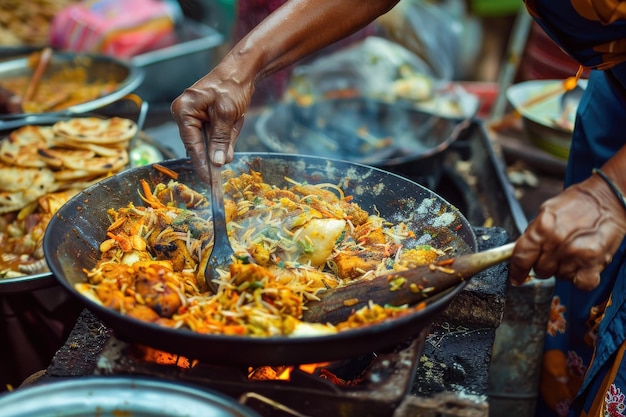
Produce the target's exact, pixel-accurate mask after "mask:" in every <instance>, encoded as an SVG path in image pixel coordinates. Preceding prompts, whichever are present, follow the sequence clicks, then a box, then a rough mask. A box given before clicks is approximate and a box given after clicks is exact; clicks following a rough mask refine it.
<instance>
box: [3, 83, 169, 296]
mask: <svg viewBox="0 0 626 417" xmlns="http://www.w3.org/2000/svg"><path fill="white" fill-rule="evenodd" d="M130 96H132V94H131V95H130ZM125 97H129V96H125ZM131 101H132V100H131ZM100 110H101V111H98V112H88V113H81V114H74V115H67V114H38V115H31V116H29V117H26V118H20V119H14V120H10V121H4V122H2V121H0V141H1V140H4V138H5V137H6V136H7V135H8V133H10V132H11V131H12V130H14V129H17V128H19V127H22V126H26V125H39V126H46V125H52V124H54V123H55V122H58V121H59V120H67V119H68V118H72V117H82V116H96V117H112V116H113V115H111V114H106V113H105V112H104V111H102V110H104V109H100ZM146 110H147V103H146V102H143V103H142V104H141V106H140V107H139V110H138V115H137V120H136V122H137V124H138V125H142V124H143V122H142V120H141V119H142V118H143V117H145V114H144V112H145V111H146ZM122 117H129V118H132V116H127V115H124V116H122ZM140 144H147V145H150V146H153V147H154V148H156V149H157V150H158V151H159V152H160V153H161V154H162V155H163V159H172V158H174V157H175V155H174V154H173V153H172V151H170V150H169V149H168V148H166V147H165V146H163V145H161V144H159V143H157V142H155V141H154V140H152V139H151V138H150V137H149V136H146V135H141V134H139V135H138V137H137V138H136V139H133V142H131V145H130V146H131V148H133V147H134V146H135V145H140ZM130 150H132V149H130ZM130 150H129V151H130ZM58 285H59V284H58V282H57V280H56V279H55V278H54V276H53V275H52V273H51V272H42V273H38V274H31V275H24V276H21V277H14V278H0V294H4V293H16V292H26V291H33V290H37V289H42V288H49V287H54V286H58Z"/></svg>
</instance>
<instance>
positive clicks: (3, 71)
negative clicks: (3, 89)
mask: <svg viewBox="0 0 626 417" xmlns="http://www.w3.org/2000/svg"><path fill="white" fill-rule="evenodd" d="M68 67H79V68H85V69H86V71H87V74H88V76H89V78H88V81H91V80H98V79H107V80H113V81H116V82H118V83H119V85H118V87H117V89H116V90H115V91H113V92H111V93H110V94H107V95H104V96H102V97H99V98H97V99H95V100H91V101H88V102H85V103H80V104H76V105H73V106H70V107H68V108H67V109H64V110H62V111H57V112H45V113H22V114H4V115H0V129H2V128H3V122H5V121H10V120H17V119H22V118H25V119H27V120H30V119H31V118H32V117H34V116H40V115H54V114H65V115H68V114H79V113H86V112H90V111H94V110H97V109H99V108H102V107H105V106H107V105H109V104H111V103H114V102H116V101H118V100H120V99H122V98H123V97H124V96H126V95H128V94H130V93H132V92H133V91H134V90H135V89H136V88H137V87H138V86H139V85H141V83H142V81H143V79H144V75H145V74H144V70H143V69H141V68H138V67H137V66H135V65H133V64H130V63H125V62H122V61H120V60H118V59H115V58H111V57H108V56H104V55H94V54H86V53H69V52H55V53H54V56H53V59H52V62H51V64H50V67H49V68H48V70H47V73H53V72H56V71H58V70H60V69H61V68H68ZM31 73H32V71H31V70H30V68H29V67H28V55H25V56H21V57H15V58H12V59H8V60H5V61H2V62H0V80H2V79H7V78H10V77H16V76H23V75H30V74H31ZM44 77H45V75H44Z"/></svg>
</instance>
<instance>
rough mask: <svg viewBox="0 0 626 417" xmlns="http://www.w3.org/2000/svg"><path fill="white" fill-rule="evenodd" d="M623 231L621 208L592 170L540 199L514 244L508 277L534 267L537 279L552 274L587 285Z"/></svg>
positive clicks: (522, 276) (596, 278)
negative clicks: (550, 197) (542, 201)
mask: <svg viewBox="0 0 626 417" xmlns="http://www.w3.org/2000/svg"><path fill="white" fill-rule="evenodd" d="M625 234H626V210H624V207H623V206H622V205H621V203H620V202H619V201H618V199H617V197H616V196H615V195H614V194H613V193H612V191H611V189H610V187H609V186H608V185H607V184H606V183H605V182H604V181H603V180H602V179H601V178H599V177H598V176H597V175H593V176H591V177H590V178H589V179H587V180H585V181H584V182H582V183H580V184H577V185H573V186H571V187H568V188H567V189H566V190H564V191H563V192H561V193H560V194H559V195H557V196H556V197H554V198H552V199H550V200H548V201H546V202H545V203H543V204H542V206H541V207H540V209H539V212H538V214H537V216H536V217H535V219H534V220H533V221H532V222H531V223H530V224H529V225H528V228H527V229H526V231H525V232H524V233H523V235H522V236H521V237H520V238H519V239H518V241H517V243H516V245H515V250H514V252H513V256H512V258H511V263H510V270H509V278H510V280H511V282H512V283H513V284H521V283H523V282H524V281H525V280H526V278H527V276H528V274H529V272H530V270H531V269H533V270H534V272H535V274H536V275H537V277H538V278H550V277H551V276H555V277H556V278H558V279H565V280H571V281H573V282H574V284H575V285H576V287H578V288H580V289H582V290H592V289H593V288H595V287H596V286H597V285H598V284H599V283H600V272H601V271H602V270H603V269H604V268H605V267H606V266H607V265H608V264H609V262H610V261H611V259H612V256H613V255H614V254H615V252H616V251H617V249H618V247H619V245H620V243H621V242H622V239H623V238H624V235H625Z"/></svg>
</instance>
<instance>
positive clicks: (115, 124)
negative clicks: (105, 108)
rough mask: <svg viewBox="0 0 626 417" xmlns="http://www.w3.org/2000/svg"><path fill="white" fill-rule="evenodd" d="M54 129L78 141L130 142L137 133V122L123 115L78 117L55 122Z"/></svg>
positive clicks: (59, 134)
mask: <svg viewBox="0 0 626 417" xmlns="http://www.w3.org/2000/svg"><path fill="white" fill-rule="evenodd" d="M52 130H53V131H54V133H55V134H56V135H57V136H60V137H63V138H68V139H71V140H73V141H76V142H90V143H96V144H114V143H119V142H128V141H129V140H130V139H131V138H132V137H133V136H134V135H135V133H137V124H136V123H135V122H133V121H132V120H130V119H126V118H123V117H111V118H109V119H100V118H98V117H77V118H73V119H69V120H63V121H60V122H57V123H55V124H54V125H53V126H52Z"/></svg>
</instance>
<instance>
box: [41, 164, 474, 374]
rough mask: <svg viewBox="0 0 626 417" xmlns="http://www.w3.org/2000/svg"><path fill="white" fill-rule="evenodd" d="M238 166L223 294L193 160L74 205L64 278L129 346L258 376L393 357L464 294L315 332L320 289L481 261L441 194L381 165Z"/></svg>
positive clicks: (105, 184) (53, 253)
mask: <svg viewBox="0 0 626 417" xmlns="http://www.w3.org/2000/svg"><path fill="white" fill-rule="evenodd" d="M228 168H229V173H228V177H225V178H224V180H225V195H226V196H227V206H226V207H227V210H226V212H227V219H228V220H229V223H228V226H229V238H230V240H231V242H232V243H233V246H234V248H235V254H236V256H235V258H234V259H233V264H232V265H231V266H230V268H229V269H228V270H223V271H220V277H219V278H218V281H219V282H218V283H219V290H218V291H217V293H212V292H210V291H206V290H204V289H203V288H201V285H200V283H201V280H198V279H197V278H198V275H197V274H199V273H202V271H203V270H204V268H203V267H202V266H201V265H202V261H203V259H206V257H207V256H208V254H209V253H210V245H211V244H212V224H211V219H210V210H208V211H207V207H209V205H208V201H207V198H206V197H205V196H206V195H208V192H207V191H208V190H207V187H206V186H205V185H204V184H202V183H201V182H200V181H199V179H198V178H197V176H196V175H195V173H194V172H193V169H192V167H191V164H190V162H189V161H188V160H173V161H167V162H164V163H163V164H162V165H158V166H148V167H141V168H134V169H131V170H128V171H125V172H122V173H120V174H117V175H115V176H113V177H111V178H109V179H106V180H104V181H101V182H100V183H98V184H97V185H95V186H93V187H90V188H88V189H87V190H85V191H84V192H83V193H80V194H79V195H77V196H76V197H74V198H73V199H72V200H70V202H68V203H67V204H66V205H65V206H63V207H62V208H61V209H60V210H59V211H58V212H57V215H56V216H55V217H54V219H53V220H52V221H51V222H50V224H49V227H48V230H47V232H46V236H45V240H44V252H45V253H46V259H47V260H48V262H49V264H50V268H51V270H52V271H53V273H54V275H55V276H56V277H57V278H58V279H59V280H60V281H61V283H62V284H63V285H65V286H66V287H67V288H68V289H69V290H70V291H71V292H72V293H73V294H75V295H76V296H78V297H79V298H80V299H81V300H83V301H84V302H85V303H86V304H87V306H88V307H90V308H92V309H93V310H94V311H96V312H97V313H98V314H100V316H101V317H102V318H103V320H104V321H105V322H106V323H107V324H108V325H110V326H111V327H112V328H113V329H114V330H115V331H116V332H117V333H118V335H119V336H121V337H122V338H127V339H132V340H133V341H137V342H139V343H145V344H148V345H150V346H153V347H156V348H160V349H163V350H167V351H169V352H172V353H180V354H183V355H186V356H189V357H193V358H198V359H203V360H219V361H220V362H233V363H240V364H244V363H245V364H248V365H252V364H258V365H262V364H264V365H271V364H295V363H308V362H317V361H327V360H336V359H341V358H345V357H351V356H355V355H358V354H362V353H367V352H371V351H373V350H376V349H382V348H386V347H392V346H394V345H396V344H398V343H399V342H401V341H403V340H404V339H406V338H407V337H415V336H416V335H417V334H418V333H419V332H420V331H421V330H422V329H423V328H424V327H425V326H427V325H429V324H430V321H431V320H432V317H433V315H434V314H436V313H438V312H439V311H440V310H441V309H442V308H443V307H445V305H447V303H448V302H449V301H450V300H451V299H452V298H453V297H454V295H455V294H456V293H457V292H458V291H460V290H461V289H462V287H463V286H464V285H459V286H457V287H455V288H453V289H452V290H451V291H449V292H447V293H444V294H442V295H439V296H438V297H437V298H436V299H433V300H432V301H431V302H428V303H425V304H423V305H420V306H417V307H416V306H410V307H404V306H400V307H393V308H392V307H389V306H374V305H371V306H368V307H367V308H366V309H364V310H365V311H356V312H355V314H354V315H353V317H351V318H350V319H349V320H348V322H346V323H340V324H337V325H334V324H333V325H329V324H325V323H321V324H310V323H303V322H302V321H301V320H300V318H301V312H302V309H306V301H307V299H314V298H315V293H316V292H317V291H319V290H323V289H324V288H332V287H334V286H340V285H344V284H345V283H346V282H349V281H350V280H354V279H368V276H369V277H370V278H371V277H373V276H376V275H380V274H382V273H385V272H388V271H389V270H394V269H397V268H405V269H406V268H411V267H413V266H415V265H417V264H420V262H424V263H428V262H432V261H433V260H434V259H437V258H440V257H450V256H457V255H459V254H461V253H466V252H469V251H474V250H475V248H476V242H475V237H474V235H473V232H472V229H471V227H470V226H469V224H468V223H467V221H466V220H465V219H464V218H463V216H462V215H461V214H460V213H459V212H458V210H456V209H455V208H454V207H451V206H450V205H449V204H448V203H447V202H445V201H444V200H442V199H441V198H440V197H439V196H437V195H436V194H434V193H432V192H431V191H429V190H427V189H425V188H423V187H421V186H419V185H418V184H416V183H413V182H411V181H409V180H406V179H404V178H402V177H399V176H396V175H394V174H389V173H387V172H385V171H381V170H378V169H375V168H370V167H367V166H363V165H358V164H352V163H348V162H343V161H333V160H326V159H323V158H313V157H305V156H295V155H275V154H261V155H246V154H239V155H237V158H236V160H235V162H234V163H233V164H230V165H229V166H228ZM390 285H391V286H401V285H402V283H401V282H394V283H390ZM346 302H348V303H349V302H350V300H346ZM383 335H385V336H384V337H382V336H383ZM324 346H325V347H324Z"/></svg>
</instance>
